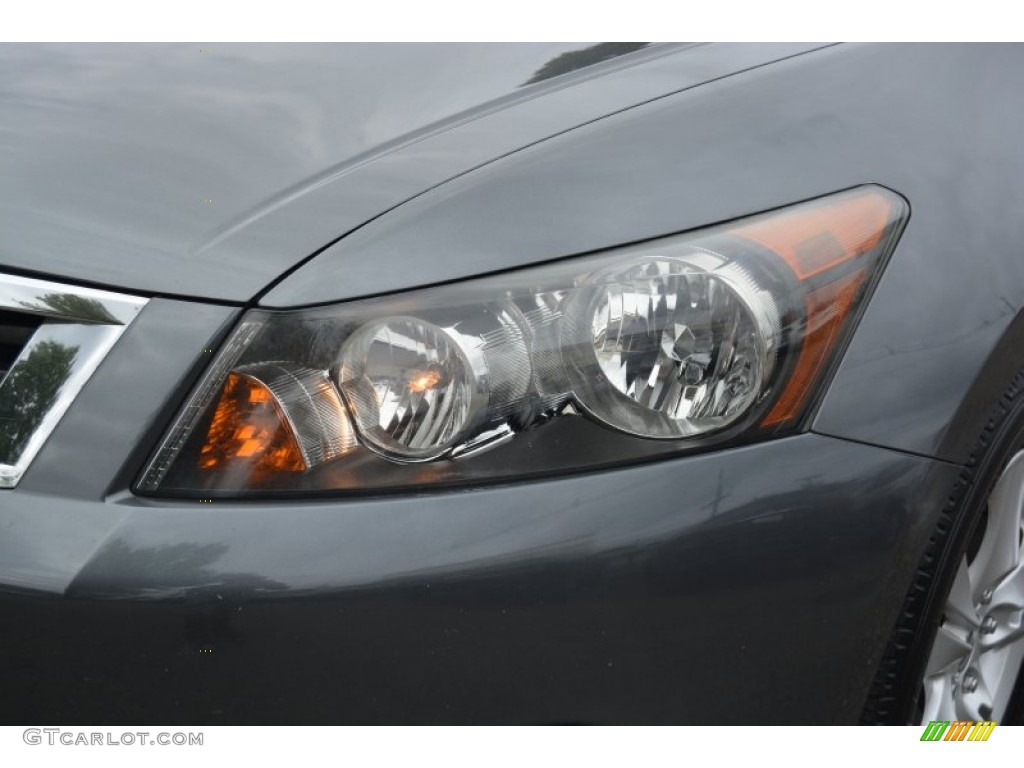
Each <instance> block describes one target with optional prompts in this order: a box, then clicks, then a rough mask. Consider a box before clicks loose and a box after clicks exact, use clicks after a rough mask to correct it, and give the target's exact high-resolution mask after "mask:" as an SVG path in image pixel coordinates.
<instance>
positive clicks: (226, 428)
mask: <svg viewBox="0 0 1024 768" xmlns="http://www.w3.org/2000/svg"><path fill="white" fill-rule="evenodd" d="M232 465H234V466H235V467H236V468H237V469H238V470H239V471H244V472H245V474H246V475H248V476H249V477H250V478H251V479H252V480H254V481H258V480H260V479H263V478H265V477H267V476H269V475H272V474H274V473H278V472H302V471H303V470H305V469H306V462H305V461H304V460H303V458H302V452H301V451H300V450H299V446H298V443H297V442H296V440H295V436H294V435H293V434H292V430H291V427H290V426H289V425H288V422H287V420H286V419H285V418H284V414H283V413H282V412H281V409H280V407H279V406H278V404H277V402H276V400H275V398H274V396H273V394H272V393H271V392H270V390H268V389H267V388H266V387H265V386H264V385H263V384H261V383H260V382H259V381H257V380H256V379H254V378H252V377H250V376H246V375H245V374H241V373H231V374H230V375H229V376H228V378H227V381H226V382H225V383H224V389H223V390H222V392H221V396H220V400H219V401H218V403H217V408H216V410H215V411H214V414H213V419H212V420H211V422H210V428H209V430H208V431H207V436H206V442H205V443H204V444H203V447H202V449H201V450H200V452H199V470H200V471H201V472H210V471H214V470H217V471H225V470H227V469H229V468H230V467H232Z"/></svg>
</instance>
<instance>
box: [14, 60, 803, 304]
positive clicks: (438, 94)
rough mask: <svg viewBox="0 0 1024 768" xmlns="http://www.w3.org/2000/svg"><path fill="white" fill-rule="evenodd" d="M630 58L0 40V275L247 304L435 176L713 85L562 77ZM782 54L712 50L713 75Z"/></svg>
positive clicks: (688, 80)
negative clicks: (523, 110) (516, 112)
mask: <svg viewBox="0 0 1024 768" xmlns="http://www.w3.org/2000/svg"><path fill="white" fill-rule="evenodd" d="M606 45H609V44H606ZM611 45H614V44H611ZM636 47H637V45H636V44H632V45H629V44H622V45H621V46H620V47H619V48H614V47H613V48H600V47H599V46H594V45H591V44H525V45H461V44H460V45H343V46H342V45H263V44H259V45H255V44H251V45H247V44H229V45H217V44H213V45H210V46H209V47H206V46H202V47H201V46H200V45H190V44H173V45H163V44H161V45H45V46H41V45H4V46H0V269H5V270H8V271H13V272H23V273H28V274H34V275H43V276H51V277H57V278H62V279H68V280H71V281H81V282H87V283H94V284H97V285H101V286H108V287H114V288H120V289H124V290H128V291H133V292H138V293H148V294H158V295H170V296H189V297H203V298H207V299H214V300H222V301H230V302H244V301H248V300H250V299H252V298H253V297H254V296H256V295H257V294H258V293H259V292H260V291H261V290H263V289H264V288H266V287H267V286H268V285H269V284H271V283H272V282H273V281H274V280H275V279H277V278H278V277H279V276H281V275H282V274H283V273H286V272H287V271H288V270H290V269H292V268H294V267H295V266H297V265H298V264H300V263H301V262H302V261H303V260H304V259H306V258H308V257H309V256H310V255H311V254H313V253H315V252H316V251H317V250H318V249H320V248H322V247H324V246H326V245H328V244H329V243H330V242H331V241H332V240H335V239H337V238H338V237H340V236H342V235H344V234H345V233H346V232H348V231H350V230H351V229H352V228H354V227H357V226H359V225H360V224H362V223H364V222H366V221H368V220H370V219H372V218H374V217H376V216H378V215H380V214H381V213H383V212H384V211H387V210H388V209H390V208H392V207H394V206H395V205H398V204H400V203H401V202H402V201H404V200H407V199H409V198H410V197H413V196H415V195H417V194H419V193H421V192H423V191H424V190H426V189H429V188H431V187H434V186H436V185H438V184H440V183H443V182H444V181H445V180H447V179H448V178H451V177H452V176H455V175H458V174H460V173H464V172H465V171H467V170H469V169H471V168H472V167H475V166H479V165H481V164H483V163H486V162H489V161H490V160H493V159H494V158H495V157H498V156H500V155H502V154H507V153H508V152H510V151H514V150H516V149H518V148H520V147H522V146H526V145H528V144H530V143H531V142H535V141H537V140H541V139H543V138H545V137H546V136H549V135H553V134H555V133H558V132H561V131H564V130H567V129H569V128H572V127H574V126H576V125H579V124H581V123H583V122H586V121H588V120H593V119H597V118H599V117H601V116H603V115H604V114H607V113H609V112H611V111H614V110H615V109H621V108H623V107H627V106H629V105H630V104H633V103H637V102H638V101H641V100H643V99H649V98H653V97H656V96H658V95H661V94H662V93H666V92H670V91H671V90H673V89H677V88H680V87H686V86H687V85H692V84H695V83H697V82H700V81H702V79H707V78H708V77H710V76H714V75H715V74H716V71H715V70H714V68H713V67H709V65H708V63H707V62H706V61H704V60H696V61H695V66H694V67H693V68H692V69H693V71H692V72H687V71H686V67H685V66H683V67H682V68H680V66H679V65H678V64H673V65H672V66H671V67H665V66H663V67H661V68H660V69H655V70H654V71H652V72H648V73H640V74H639V75H637V76H634V77H633V78H632V79H629V78H626V79H625V80H622V79H621V78H620V80H619V81H618V82H617V83H616V84H615V88H614V89H613V96H612V97H611V98H605V97H604V96H602V95H601V94H602V91H601V90H600V89H598V88H595V86H594V82H595V81H596V80H601V79H603V78H604V77H605V75H607V74H608V73H609V72H616V71H620V72H621V70H623V69H629V68H632V69H640V70H642V69H643V67H642V66H641V67H636V66H635V65H636V64H641V65H642V64H645V63H650V62H651V61H652V60H664V59H666V58H679V54H680V52H681V51H683V52H685V51H686V50H692V49H687V48H685V47H683V48H680V47H677V46H676V47H674V46H652V47H650V48H645V49H643V50H640V51H636V52H634V53H630V54H629V55H626V56H623V57H622V59H616V60H614V61H612V62H607V61H606V63H605V64H601V65H599V66H596V67H587V68H586V69H583V70H578V71H577V72H575V73H570V74H565V72H567V71H570V70H573V69H576V68H578V67H580V66H583V65H589V64H591V63H593V62H594V61H595V60H601V59H605V60H607V59H610V58H612V57H613V56H614V54H618V53H626V52H628V51H629V50H630V49H635V48H636ZM567 51H568V52H571V53H568V54H567V53H566V52H567ZM790 53H792V51H791V50H789V49H785V48H781V47H775V48H772V47H768V48H764V49H760V48H757V47H751V48H748V49H743V51H742V53H739V52H737V53H730V52H729V50H728V49H724V50H723V51H722V52H721V53H718V54H716V56H718V57H719V58H723V61H720V62H718V63H717V64H716V66H717V67H718V69H719V70H721V71H729V70H732V69H735V68H738V67H743V66H751V65H755V64H757V63H760V62H763V61H766V60H770V59H773V58H778V57H781V56H784V55H789V54H790ZM705 58H706V56H705ZM734 60H735V61H734ZM683 63H684V64H685V62H683ZM581 73H583V74H582V75H581ZM680 73H682V74H680ZM719 74H720V73H719ZM551 76H554V77H553V79H548V78H549V77H551ZM581 84H589V86H588V88H589V90H588V89H587V88H582V89H581ZM570 86H572V87H570ZM563 92H564V93H563ZM568 92H573V93H574V96H573V97H571V98H570V97H568V96H567V95H566V94H567V93H568ZM553 95H554V96H555V97H557V98H552V97H553ZM538 97H548V98H549V101H548V102H544V103H543V104H541V105H540V106H539V107H535V108H534V112H533V113H532V116H531V114H524V115H522V116H521V118H522V119H520V118H518V117H516V116H507V117H505V118H502V119H495V115H496V114H499V113H506V112H508V111H509V108H510V107H511V106H516V105H521V104H523V103H524V102H531V101H536V100H537V99H538ZM453 116H454V117H453ZM484 117H488V118H490V119H489V120H482V118H484ZM477 122H478V123H479V125H478V126H476V127H475V128H474V130H477V133H476V134H473V133H469V134H465V133H464V134H459V133H458V132H457V131H456V132H455V133H454V134H453V136H452V138H450V139H449V143H448V144H444V143H443V142H440V143H439V142H438V141H436V140H433V138H434V137H436V136H438V135H442V134H446V133H449V134H450V133H452V131H453V129H454V128H458V127H460V126H465V125H467V124H468V123H477ZM480 126H483V127H484V128H486V130H484V128H481V127H480ZM339 180H342V181H343V182H344V183H341V184H339V183H337V182H338V181H339Z"/></svg>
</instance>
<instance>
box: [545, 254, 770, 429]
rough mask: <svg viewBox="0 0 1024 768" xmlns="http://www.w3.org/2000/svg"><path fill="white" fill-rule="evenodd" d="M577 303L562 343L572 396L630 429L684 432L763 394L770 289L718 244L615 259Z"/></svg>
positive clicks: (718, 421) (738, 413)
mask: <svg viewBox="0 0 1024 768" xmlns="http://www.w3.org/2000/svg"><path fill="white" fill-rule="evenodd" d="M573 303H574V306H573V307H572V309H571V311H570V312H567V315H566V320H565V325H564V327H563V338H562V342H563V347H562V349H563V361H564V363H565V368H566V372H567V375H568V378H569V381H570V383H571V385H572V388H573V394H574V396H575V399H576V400H577V401H578V402H579V404H580V405H581V406H582V407H583V408H584V409H585V410H587V411H588V412H589V413H590V414H591V415H592V416H593V417H594V418H596V419H599V420H600V421H602V422H604V423H606V424H608V425H609V426H612V427H615V428H616V429H619V430H622V431H624V432H628V433H630V434H634V435H638V436H642V437H652V438H664V439H677V438H680V437H691V436H695V435H700V434H703V433H708V432H712V431H717V430H720V429H723V428H725V427H727V426H728V425H730V424H732V423H734V422H736V421H737V420H739V419H740V418H741V417H742V416H743V415H744V414H746V413H747V412H748V411H749V410H750V409H751V407H752V406H753V405H754V404H755V403H756V402H757V401H758V400H759V398H760V396H761V395H762V393H763V391H764V384H765V382H766V381H768V380H769V378H770V376H771V373H772V370H773V368H774V365H775V357H776V351H777V347H778V338H777V337H778V328H779V320H778V311H777V309H776V307H775V302H774V300H773V299H772V297H771V294H770V292H768V291H766V290H762V289H760V288H759V287H758V285H757V282H756V281H755V279H754V278H753V277H752V276H751V275H750V274H749V273H748V272H747V271H746V270H745V269H744V268H743V267H742V266H740V265H739V264H737V263H736V262H733V261H728V260H726V259H724V258H722V257H719V256H718V255H717V254H713V253H710V252H700V253H695V255H694V258H693V259H684V258H674V257H657V256H654V257H648V258H646V259H643V260H641V261H634V262H633V263H632V264H626V265H622V266H619V267H612V268H610V269H608V270H605V271H603V272H601V273H599V274H597V275H595V276H594V277H593V279H592V280H591V281H590V285H588V286H585V287H583V288H582V289H581V290H580V292H579V294H578V296H577V297H576V300H575V301H574V302H573Z"/></svg>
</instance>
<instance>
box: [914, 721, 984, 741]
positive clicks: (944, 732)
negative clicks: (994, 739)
mask: <svg viewBox="0 0 1024 768" xmlns="http://www.w3.org/2000/svg"><path fill="white" fill-rule="evenodd" d="M995 727H996V723H995V721H993V720H983V721H980V722H977V723H976V722H974V721H973V720H956V721H954V722H952V723H951V722H950V721H949V720H932V721H931V722H930V723H928V725H927V727H925V729H924V733H922V734H921V741H988V737H989V736H991V735H992V731H993V730H995Z"/></svg>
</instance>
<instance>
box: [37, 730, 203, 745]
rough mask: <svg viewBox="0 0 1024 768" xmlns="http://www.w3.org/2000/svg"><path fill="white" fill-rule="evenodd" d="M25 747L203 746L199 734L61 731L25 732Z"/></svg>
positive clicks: (179, 732)
mask: <svg viewBox="0 0 1024 768" xmlns="http://www.w3.org/2000/svg"><path fill="white" fill-rule="evenodd" d="M21 738H22V740H24V742H25V743H26V744H31V745H37V744H49V745H50V746H56V745H58V744H63V745H64V746H66V747H130V746H134V745H136V744H138V745H141V746H145V747H166V746H176V747H196V746H199V747H201V746H203V733H202V731H200V732H199V733H182V732H181V731H178V732H177V733H168V732H167V731H160V732H159V733H152V732H151V731H123V732H122V733H111V732H110V731H107V732H106V733H99V732H98V731H65V730H63V729H61V728H26V729H25V732H24V733H22V734H21Z"/></svg>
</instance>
